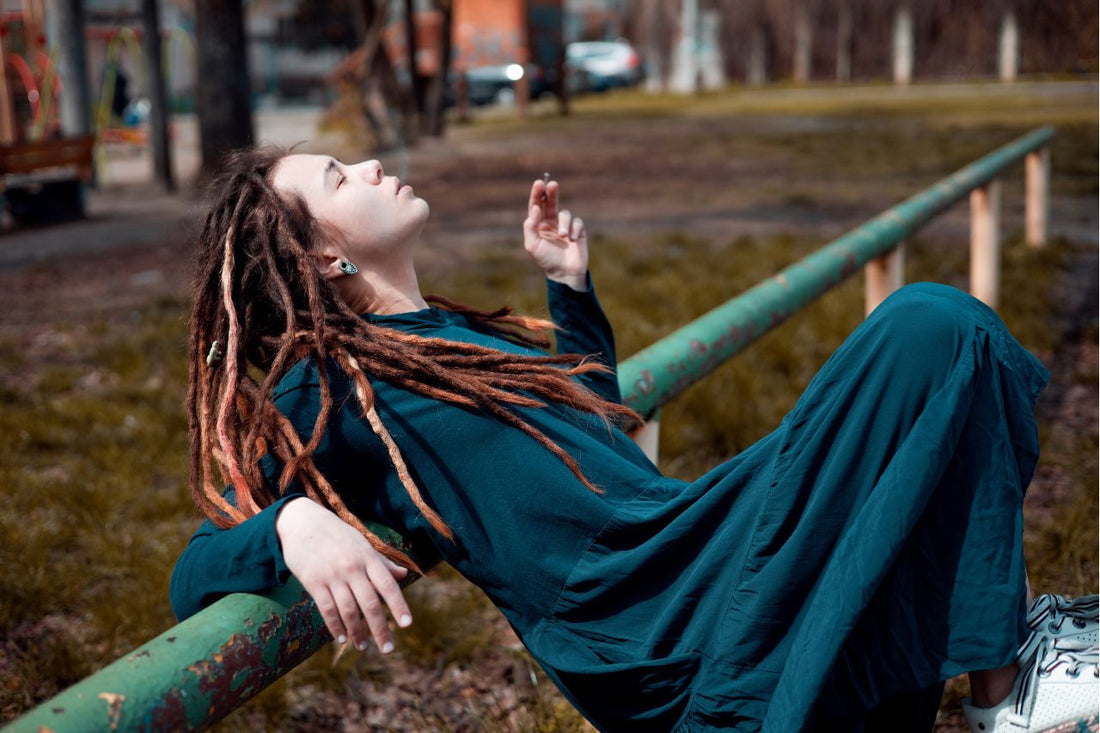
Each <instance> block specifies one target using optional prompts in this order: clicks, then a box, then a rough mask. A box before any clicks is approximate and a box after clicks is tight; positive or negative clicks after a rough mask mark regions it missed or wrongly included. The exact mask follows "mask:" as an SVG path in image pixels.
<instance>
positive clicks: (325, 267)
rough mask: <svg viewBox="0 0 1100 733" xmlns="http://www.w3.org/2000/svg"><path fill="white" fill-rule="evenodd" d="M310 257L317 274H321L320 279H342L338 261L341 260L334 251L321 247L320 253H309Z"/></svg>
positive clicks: (338, 254)
mask: <svg viewBox="0 0 1100 733" xmlns="http://www.w3.org/2000/svg"><path fill="white" fill-rule="evenodd" d="M310 257H311V258H312V259H313V266H314V267H316V268H317V272H319V273H321V277H323V278H325V279H326V280H336V279H337V278H341V277H344V272H343V271H342V270H341V269H340V261H341V260H342V259H343V258H342V257H341V256H340V253H339V252H338V251H337V250H336V249H334V248H331V247H323V248H321V250H320V251H318V252H313V253H311V254H310Z"/></svg>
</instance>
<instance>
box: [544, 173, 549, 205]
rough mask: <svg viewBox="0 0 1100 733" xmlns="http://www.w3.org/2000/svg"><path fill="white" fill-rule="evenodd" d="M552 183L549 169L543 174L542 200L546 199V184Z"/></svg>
mask: <svg viewBox="0 0 1100 733" xmlns="http://www.w3.org/2000/svg"><path fill="white" fill-rule="evenodd" d="M548 183H550V172H549V171H547V172H545V173H543V174H542V200H543V202H545V201H546V185H547V184H548Z"/></svg>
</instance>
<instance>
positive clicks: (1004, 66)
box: [997, 10, 1020, 82]
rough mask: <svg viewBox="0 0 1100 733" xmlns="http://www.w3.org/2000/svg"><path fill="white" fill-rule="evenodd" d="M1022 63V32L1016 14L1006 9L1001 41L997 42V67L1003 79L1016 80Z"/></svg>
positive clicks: (1002, 20) (1002, 19) (1006, 80)
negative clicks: (1018, 26) (1017, 71)
mask: <svg viewBox="0 0 1100 733" xmlns="http://www.w3.org/2000/svg"><path fill="white" fill-rule="evenodd" d="M1019 63H1020V33H1019V30H1018V28H1017V27H1016V14H1015V13H1013V12H1012V10H1006V11H1005V14H1004V17H1002V18H1001V35H1000V42H999V43H998V44H997V69H998V70H999V71H1000V74H1001V81H1003V82H1014V81H1016V70H1017V68H1018V67H1019Z"/></svg>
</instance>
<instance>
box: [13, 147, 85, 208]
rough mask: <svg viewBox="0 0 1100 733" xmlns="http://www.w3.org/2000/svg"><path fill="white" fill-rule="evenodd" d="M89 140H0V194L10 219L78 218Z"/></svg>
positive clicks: (82, 205)
mask: <svg viewBox="0 0 1100 733" xmlns="http://www.w3.org/2000/svg"><path fill="white" fill-rule="evenodd" d="M94 145H95V136H93V135H81V136H79V137H65V138H56V139H52V140H36V141H34V142H21V143H11V144H8V145H0V194H2V196H3V199H4V207H5V208H6V209H7V211H8V213H10V214H11V217H12V219H14V220H15V223H16V224H20V225H24V224H50V223H54V222H59V221H70V220H72V219H80V218H83V217H84V184H86V183H90V182H91V180H92V149H93V147H94Z"/></svg>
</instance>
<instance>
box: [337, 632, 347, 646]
mask: <svg viewBox="0 0 1100 733" xmlns="http://www.w3.org/2000/svg"><path fill="white" fill-rule="evenodd" d="M336 643H337V644H347V643H348V637H346V636H344V635H343V634H340V635H339V636H337V637H336Z"/></svg>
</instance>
